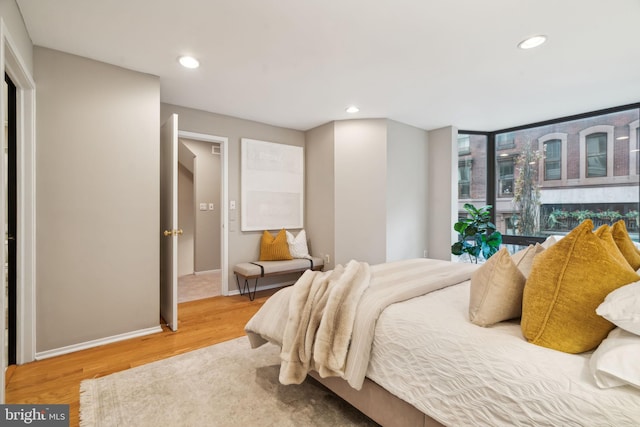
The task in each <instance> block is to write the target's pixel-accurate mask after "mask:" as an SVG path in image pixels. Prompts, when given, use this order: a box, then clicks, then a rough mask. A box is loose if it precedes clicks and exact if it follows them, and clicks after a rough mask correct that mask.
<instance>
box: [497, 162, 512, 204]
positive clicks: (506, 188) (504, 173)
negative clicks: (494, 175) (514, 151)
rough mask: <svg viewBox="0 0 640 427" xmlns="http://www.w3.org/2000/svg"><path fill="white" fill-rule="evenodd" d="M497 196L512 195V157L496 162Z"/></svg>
mask: <svg viewBox="0 0 640 427" xmlns="http://www.w3.org/2000/svg"><path fill="white" fill-rule="evenodd" d="M498 195H500V196H511V195H513V157H508V158H505V159H499V160H498Z"/></svg>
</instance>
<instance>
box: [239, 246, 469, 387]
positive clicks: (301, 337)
mask: <svg viewBox="0 0 640 427" xmlns="http://www.w3.org/2000/svg"><path fill="white" fill-rule="evenodd" d="M365 266H366V267H368V270H369V274H370V278H369V279H367V278H366V277H367V273H366V272H365V269H366V267H365ZM476 268H478V265H476V264H466V263H452V262H449V261H440V260H434V259H427V258H416V259H410V260H403V261H395V262H388V263H384V264H378V265H374V266H371V267H369V266H368V265H366V263H358V262H355V261H352V262H350V263H349V264H347V265H346V266H345V267H344V268H342V267H341V266H338V267H336V269H335V270H332V271H328V272H311V271H308V272H306V273H305V274H303V275H302V277H301V278H300V279H299V281H298V282H296V284H295V285H294V286H291V287H288V288H285V289H282V290H281V291H279V292H277V293H275V294H274V295H273V296H272V297H271V298H269V299H268V300H267V301H266V302H265V304H264V305H263V306H262V307H261V308H260V310H259V311H258V312H257V313H256V314H255V315H254V316H253V317H252V318H251V319H250V320H249V322H248V323H247V325H246V326H245V331H246V333H247V336H248V337H249V341H250V343H251V346H252V347H253V348H256V347H259V346H260V345H262V344H264V343H266V342H268V341H270V342H272V343H274V344H277V345H280V346H282V353H281V359H282V364H281V373H280V381H281V382H282V383H284V384H290V383H300V382H302V381H303V380H304V378H305V375H306V374H307V372H308V371H309V370H311V369H315V370H317V371H318V372H319V373H320V374H321V376H323V377H326V376H340V377H341V378H343V379H345V380H347V381H348V382H349V384H350V385H351V386H352V387H353V388H355V389H358V390H359V389H361V388H362V384H363V382H364V377H365V374H366V372H367V367H368V366H369V357H370V353H371V346H372V344H373V337H374V333H375V326H376V322H377V320H378V317H379V316H380V314H381V313H382V312H383V311H384V309H385V308H386V307H388V306H389V305H391V304H394V303H397V302H401V301H405V300H407V299H410V298H414V297H417V296H420V295H424V294H427V293H429V292H432V291H435V290H438V289H442V288H444V287H447V286H451V285H455V284H457V283H461V282H463V281H465V280H469V278H470V277H471V273H472V272H473V271H474V270H475V269H476ZM335 286H337V287H335ZM333 287H335V289H333ZM332 289H333V291H334V292H335V294H334V297H333V298H331V294H332ZM325 316H326V320H325ZM315 328H317V331H316V330H315ZM285 341H286V342H285ZM316 353H317V355H316ZM345 353H346V355H345ZM345 357H346V362H345V359H344V358H345Z"/></svg>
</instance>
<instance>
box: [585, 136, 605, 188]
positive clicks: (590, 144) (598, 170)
mask: <svg viewBox="0 0 640 427" xmlns="http://www.w3.org/2000/svg"><path fill="white" fill-rule="evenodd" d="M586 147H587V150H586V155H587V174H586V176H587V178H594V177H601V176H607V134H606V133H604V132H598V133H592V134H590V135H587V136H586Z"/></svg>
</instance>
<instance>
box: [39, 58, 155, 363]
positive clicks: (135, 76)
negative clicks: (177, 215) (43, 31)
mask: <svg viewBox="0 0 640 427" xmlns="http://www.w3.org/2000/svg"><path fill="white" fill-rule="evenodd" d="M34 69H35V74H34V78H35V80H36V82H37V85H38V87H37V135H38V141H37V156H36V165H37V172H36V175H37V218H36V220H37V224H38V227H37V234H36V243H37V278H38V283H37V297H36V299H37V340H36V347H37V352H42V351H45V350H51V349H57V348H61V347H64V346H69V345H73V344H77V343H82V342H86V341H90V340H95V339H100V338H105V337H110V336H114V335H117V334H123V333H128V332H132V331H138V330H143V329H148V328H152V327H155V326H158V324H159V316H158V314H159V310H160V308H159V299H160V292H159V260H158V254H159V238H160V237H159V203H158V200H159V128H160V122H159V106H160V84H159V80H158V78H157V77H154V76H150V75H146V74H141V73H137V72H133V71H129V70H125V69H122V68H118V67H115V66H112V65H108V64H104V63H101V62H96V61H93V60H90V59H85V58H81V57H78V56H73V55H69V54H66V53H62V52H57V51H54V50H49V49H44V48H40V47H36V48H35V49H34Z"/></svg>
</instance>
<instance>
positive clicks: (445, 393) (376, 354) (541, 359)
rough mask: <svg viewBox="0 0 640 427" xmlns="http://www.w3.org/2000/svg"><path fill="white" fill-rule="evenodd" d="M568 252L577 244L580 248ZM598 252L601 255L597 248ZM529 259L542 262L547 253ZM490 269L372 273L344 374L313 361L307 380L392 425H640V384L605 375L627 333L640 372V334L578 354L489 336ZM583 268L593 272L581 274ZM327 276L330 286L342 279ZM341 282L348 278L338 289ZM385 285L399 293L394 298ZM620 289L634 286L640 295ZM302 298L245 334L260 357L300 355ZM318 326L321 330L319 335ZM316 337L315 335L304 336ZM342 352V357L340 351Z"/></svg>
mask: <svg viewBox="0 0 640 427" xmlns="http://www.w3.org/2000/svg"><path fill="white" fill-rule="evenodd" d="M585 229H586V227H585ZM588 233H590V234H589V235H588V236H587V235H586V234H585V233H583V235H582V237H580V238H581V239H582V238H583V237H586V238H588V239H593V236H596V237H598V236H597V235H596V234H595V233H591V230H590V229H589V231H588ZM563 240H564V239H563ZM583 240H584V239H583ZM580 243H582V240H581V241H580ZM590 243H593V241H590ZM564 244H565V245H567V246H568V245H569V244H572V247H575V246H576V245H575V242H573V241H572V240H571V238H570V239H567V240H566V241H565V243H564ZM597 244H598V245H599V243H597ZM587 248H588V250H589V251H594V247H593V246H588V247H587ZM598 248H599V247H598ZM598 248H596V250H599V249H598ZM529 249H530V251H529V252H533V253H534V255H535V252H541V251H542V250H541V249H537V248H534V249H531V248H529ZM556 249H557V251H558V252H559V253H560V252H561V253H563V254H564V253H566V252H567V249H566V248H560V247H558V248H556ZM610 249H611V248H610V247H609V248H608V250H610ZM547 250H548V249H547ZM596 255H598V254H597V253H596ZM555 257H556V258H557V257H558V255H557V254H556V255H555ZM509 259H511V258H509ZM532 259H533V257H532ZM536 261H538V260H536ZM569 261H571V262H570V263H568V265H574V264H578V261H576V260H575V259H573V258H572V259H570V260H569ZM509 262H510V261H509ZM496 263H498V261H496ZM487 264H488V263H487ZM565 264H567V263H565ZM360 265H363V264H362V263H360ZM536 265H537V264H535V263H533V264H531V265H530V266H529V267H528V268H529V269H534V271H535V266H536ZM348 267H349V264H348V265H347V269H348ZM599 267H600V268H608V267H607V266H604V267H603V266H602V265H600V266H599ZM481 268H484V269H486V268H485V267H483V266H476V265H470V264H464V265H461V264H459V263H452V262H448V261H438V260H427V259H416V260H405V261H399V262H393V263H385V264H379V265H374V266H370V267H369V276H367V277H365V278H362V277H361V279H362V280H366V281H368V285H367V286H364V290H357V289H358V286H352V284H349V286H350V288H349V289H356V291H355V292H356V296H355V297H353V298H354V299H357V301H358V304H355V309H354V312H355V315H354V316H355V317H354V319H353V321H352V323H353V325H354V326H353V329H352V330H351V331H350V334H351V335H350V341H349V345H348V348H347V354H346V356H345V357H344V363H343V366H342V369H340V367H338V368H337V369H336V367H335V366H333V367H332V368H331V369H333V370H334V372H332V371H331V369H329V370H327V369H326V367H324V366H322V363H324V362H323V361H320V362H319V363H318V364H317V363H316V361H314V358H313V356H311V360H310V361H309V363H308V366H306V367H305V369H303V373H304V374H305V375H306V374H309V375H311V376H313V377H314V378H316V379H317V380H319V381H320V382H322V383H323V384H325V385H326V386H327V387H328V388H330V389H331V390H333V391H334V392H336V393H337V394H338V395H340V396H341V397H342V398H344V399H345V400H347V401H349V402H350V403H352V404H353V405H354V406H355V407H357V408H358V409H360V410H361V411H362V412H364V413H365V414H367V415H368V416H369V417H370V418H372V419H373V420H374V421H376V422H378V423H379V424H381V425H385V426H386V425H390V426H391V425H393V426H395V425H406V426H409V425H411V426H416V425H420V426H431V425H433V426H438V425H447V426H463V425H468V426H478V425H487V426H489V425H490V426H501V425H509V426H512V425H535V426H544V425H549V426H558V425H562V426H584V425H589V426H596V425H597V426H604V425H610V426H636V425H640V388H639V387H640V383H638V384H635V386H634V384H633V380H631V381H630V382H624V381H622V382H621V381H618V382H617V383H616V382H615V381H614V384H613V385H615V386H611V385H612V384H609V385H607V384H604V383H606V378H605V376H606V375H604V374H603V375H604V376H601V377H600V379H602V380H603V381H600V383H599V382H598V381H597V380H596V377H595V376H594V372H595V371H594V363H595V362H594V359H595V358H594V350H595V352H596V353H597V352H599V351H604V350H603V349H604V347H605V345H604V344H605V343H606V342H611V343H612V342H613V341H612V340H613V339H614V338H616V337H618V336H619V335H620V334H625V335H624V337H623V338H624V339H626V340H627V341H626V345H627V347H625V348H626V349H627V350H626V352H627V354H628V353H629V352H632V353H633V352H635V358H632V360H631V362H630V365H631V366H630V368H629V369H631V370H632V371H634V370H635V371H634V372H633V374H634V375H635V374H637V370H638V368H636V367H635V365H638V363H637V362H638V361H640V336H637V335H635V334H632V333H628V332H626V331H624V330H621V329H620V328H618V327H616V325H610V327H608V331H607V333H605V339H604V340H602V343H603V345H601V346H598V347H597V348H596V349H592V350H589V351H582V352H579V353H577V354H572V353H568V352H565V351H558V350H555V349H551V348H548V347H545V346H542V345H536V344H532V343H531V342H529V341H530V340H528V339H526V338H525V337H524V336H523V329H522V325H521V319H520V318H515V319H511V320H504V321H499V322H496V323H494V324H492V325H488V326H486V327H482V326H479V325H478V324H476V323H473V322H472V321H471V320H470V314H469V313H470V310H469V307H470V294H472V292H471V281H472V280H471V279H472V277H474V278H476V276H474V275H479V273H477V270H479V269H481ZM576 268H577V269H579V270H583V269H582V268H581V267H580V266H576ZM546 270H548V269H545V272H544V274H547V273H546ZM527 273H528V275H533V274H534V272H532V271H528V272H527ZM565 273H566V272H565ZM316 274H317V273H316ZM324 274H325V275H326V276H327V277H328V276H329V275H331V274H332V273H331V272H327V273H324ZM624 274H625V275H626V276H625V277H626V278H627V279H626V280H629V279H628V278H631V277H633V276H631V275H630V274H631V273H629V274H627V273H626V271H625V273H624ZM634 274H635V273H634ZM365 276H366V275H365ZM636 277H637V275H636ZM307 279H310V277H307ZM494 279H495V277H494ZM524 279H525V280H529V279H530V277H529V278H527V277H525V278H524ZM339 281H340V278H338V279H337V280H334V281H333V282H332V283H333V284H335V283H336V282H338V283H339ZM425 281H426V282H429V283H430V284H427V285H426V288H425V287H424V284H419V282H425ZM385 286H387V289H386V290H382V289H384V287H385ZM523 286H524V283H523ZM527 286H529V282H527ZM618 288H620V289H622V288H630V285H629V286H622V287H620V286H618ZM376 289H379V290H381V292H382V293H384V294H385V295H387V294H389V293H391V294H395V295H396V296H394V297H391V298H387V301H386V302H385V303H384V304H383V305H384V307H382V308H373V309H372V307H371V302H370V300H368V299H367V298H368V297H369V296H371V295H372V294H375V290H376ZM409 289H410V290H409ZM418 289H422V291H420V290H418ZM638 289H640V288H638V286H635V287H634V289H632V291H633V292H636V293H639V292H638ZM295 292H296V290H295V286H294V287H290V288H285V289H283V290H281V291H279V292H278V293H276V294H275V295H274V296H272V297H271V298H270V299H269V300H268V301H267V303H265V305H264V306H263V308H262V309H261V310H260V311H259V312H258V313H256V315H255V316H254V318H252V319H251V320H250V321H249V323H248V324H247V326H246V328H245V330H246V332H247V335H248V336H249V340H250V342H251V345H252V347H257V346H259V345H262V344H264V343H266V342H271V343H273V344H275V345H278V346H281V347H282V349H283V366H284V365H285V363H284V360H285V359H287V357H286V354H287V352H288V351H291V349H290V348H289V349H288V348H287V344H286V343H283V339H284V337H285V336H286V334H287V322H291V313H292V312H293V311H292V310H291V309H292V307H293V305H292V304H294V302H292V301H295V296H294V295H295ZM625 292H627V294H629V292H630V291H628V289H627V291H625ZM633 292H632V293H633ZM349 297H350V296H349V295H347V296H345V295H342V296H341V298H339V299H341V301H342V303H343V304H344V303H345V301H346V304H347V305H348V303H349V301H348V298H349ZM525 297H526V294H525ZM636 298H638V297H637V295H636ZM626 299H627V300H629V298H628V297H627V298H626ZM363 303H364V305H365V307H363V306H362V305H363ZM330 305H331V304H330V303H327V306H330ZM325 308H326V307H325ZM371 311H374V312H379V313H378V314H377V315H376V316H375V320H374V321H373V323H374V324H373V325H371V324H370V320H367V321H364V326H363V325H360V326H358V322H359V320H362V319H363V318H368V319H371V316H370V313H371ZM363 312H368V313H369V315H363ZM311 317H313V316H311ZM600 317H601V316H600ZM638 319H639V321H640V318H638ZM523 320H524V315H523ZM312 323H313V322H312ZM312 326H313V327H314V328H316V329H318V325H312ZM633 328H635V326H633V327H632V328H631V329H633ZM299 329H300V328H299ZM302 329H304V328H302ZM368 331H371V337H370V343H369V344H366V345H364V349H366V350H367V354H366V356H365V357H364V362H363V361H362V360H360V359H362V354H363V353H362V352H363V350H362V348H360V347H361V346H360V344H358V342H357V341H358V339H359V338H358V337H359V336H361V335H365V336H366V335H367V334H368V333H369V332H368ZM308 333H309V331H308V330H305V332H304V334H303V335H305V336H306V334H308ZM307 338H308V337H307ZM365 341H368V340H365ZM354 345H356V347H359V348H358V349H357V350H354V349H353V348H351V347H353V346H354ZM305 346H306V348H305ZM309 348H310V347H309V342H308V340H307V342H306V343H302V346H301V347H298V348H294V349H293V352H294V353H295V352H298V353H300V354H302V353H304V352H305V351H308V350H309ZM342 351H343V350H341V349H338V353H340V352H342ZM352 351H355V352H356V355H355V356H353V357H354V358H356V359H358V362H363V363H364V364H365V369H364V375H363V376H362V378H360V377H359V375H358V374H357V373H356V374H354V373H353V369H351V371H350V369H349V368H350V366H349V363H355V362H353V360H351V359H350V355H351V354H350V353H351V352H352ZM298 353H296V355H297V354H298ZM303 358H304V357H303ZM288 363H290V360H288ZM616 363H622V362H616ZM627 363H629V362H628V361H627ZM356 364H358V365H360V364H362V363H356ZM305 370H306V372H305ZM355 371H358V369H355ZM282 373H283V371H282V370H281V382H284V383H287V381H289V382H291V381H295V379H296V378H295V377H296V375H294V378H286V377H287V376H286V375H285V378H284V380H285V381H282V380H283V378H282V375H283V374H282ZM600 374H602V373H600ZM297 378H299V376H298V377H297ZM616 379H617V378H616Z"/></svg>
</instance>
